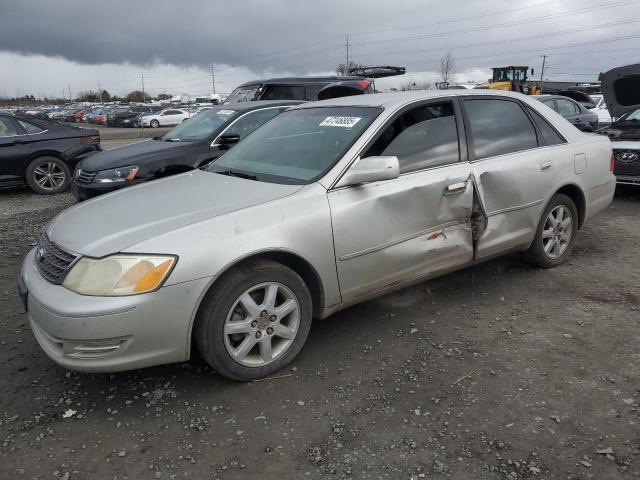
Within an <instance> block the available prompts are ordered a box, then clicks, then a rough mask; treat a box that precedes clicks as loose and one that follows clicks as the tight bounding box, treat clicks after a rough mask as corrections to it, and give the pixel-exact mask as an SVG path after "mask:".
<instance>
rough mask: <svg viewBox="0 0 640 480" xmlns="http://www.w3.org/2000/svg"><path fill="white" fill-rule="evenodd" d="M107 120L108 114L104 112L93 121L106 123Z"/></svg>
mask: <svg viewBox="0 0 640 480" xmlns="http://www.w3.org/2000/svg"><path fill="white" fill-rule="evenodd" d="M106 122H107V115H106V114H104V113H100V114H98V115H96V116H94V117H93V121H92V123H106Z"/></svg>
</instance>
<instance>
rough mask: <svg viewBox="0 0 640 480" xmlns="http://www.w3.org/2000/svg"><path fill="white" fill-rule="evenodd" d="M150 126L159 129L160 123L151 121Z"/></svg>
mask: <svg viewBox="0 0 640 480" xmlns="http://www.w3.org/2000/svg"><path fill="white" fill-rule="evenodd" d="M149 125H151V126H152V127H153V128H158V127H159V126H160V122H159V121H158V120H151V121H150V122H149Z"/></svg>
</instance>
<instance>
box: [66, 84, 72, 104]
mask: <svg viewBox="0 0 640 480" xmlns="http://www.w3.org/2000/svg"><path fill="white" fill-rule="evenodd" d="M67 87H69V101H70V102H73V100H72V99H71V84H70V83H68V84H67Z"/></svg>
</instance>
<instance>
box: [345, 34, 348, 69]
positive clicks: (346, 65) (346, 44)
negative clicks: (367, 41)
mask: <svg viewBox="0 0 640 480" xmlns="http://www.w3.org/2000/svg"><path fill="white" fill-rule="evenodd" d="M345 47H347V63H345V67H346V73H345V75H349V34H347V43H345Z"/></svg>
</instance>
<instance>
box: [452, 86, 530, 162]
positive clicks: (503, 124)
mask: <svg viewBox="0 0 640 480" xmlns="http://www.w3.org/2000/svg"><path fill="white" fill-rule="evenodd" d="M464 108H465V111H466V113H467V117H468V119H469V129H470V131H471V138H472V139H473V149H474V152H475V158H476V160H479V159H482V158H487V157H494V156H496V155H505V154H507V153H513V152H519V151H521V150H528V149H530V148H536V147H537V146H538V138H537V136H536V131H535V129H534V128H533V124H532V123H531V121H530V120H529V118H528V117H527V115H526V114H525V113H524V111H523V110H522V107H521V106H520V104H519V103H517V102H514V101H509V100H498V99H477V100H465V101H464Z"/></svg>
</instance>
